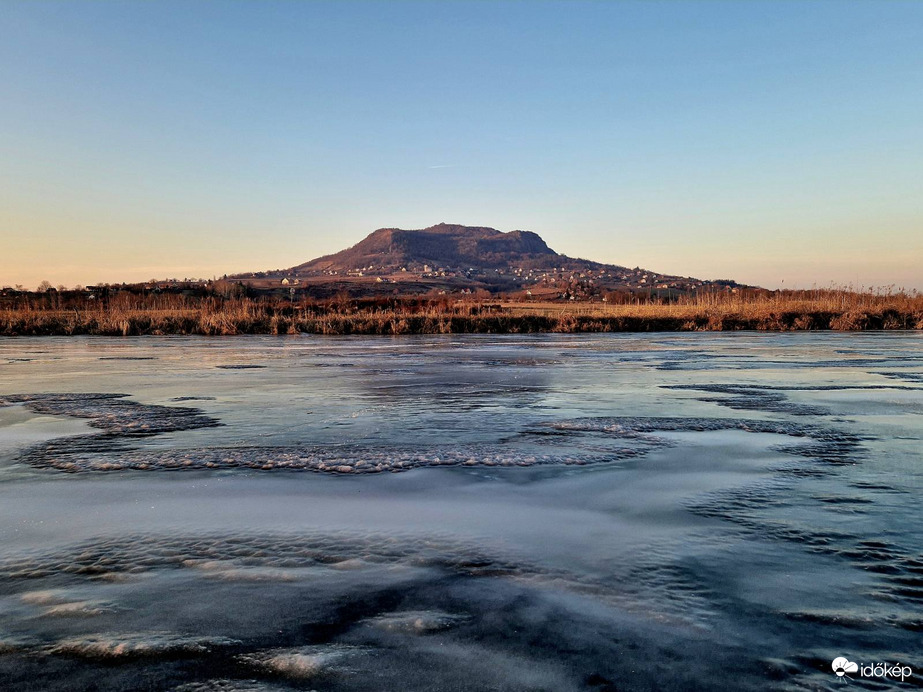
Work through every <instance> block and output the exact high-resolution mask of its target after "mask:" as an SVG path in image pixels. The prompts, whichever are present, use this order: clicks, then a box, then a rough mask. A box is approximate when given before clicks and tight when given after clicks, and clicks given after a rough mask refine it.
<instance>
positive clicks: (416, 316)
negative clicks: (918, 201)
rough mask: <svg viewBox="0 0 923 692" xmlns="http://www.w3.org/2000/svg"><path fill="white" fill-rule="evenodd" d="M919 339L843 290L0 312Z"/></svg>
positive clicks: (158, 321)
mask: <svg viewBox="0 0 923 692" xmlns="http://www.w3.org/2000/svg"><path fill="white" fill-rule="evenodd" d="M891 329H904V330H907V329H923V294H919V293H917V292H914V293H912V294H908V293H904V292H898V293H891V292H888V293H882V292H878V293H869V292H855V291H850V290H846V289H825V290H812V291H772V292H771V291H740V292H738V293H731V292H727V291H725V292H714V293H704V294H702V293H699V294H695V295H691V296H681V297H679V298H678V299H676V300H673V301H670V302H665V301H658V300H656V299H651V298H648V297H644V296H629V297H628V298H626V299H625V300H624V302H615V301H609V302H601V301H597V302H579V301H566V302H565V301H561V302H538V301H536V302H529V301H522V302H517V301H513V300H504V299H502V298H497V297H494V298H479V299H467V300H456V299H455V298H451V297H446V296H404V297H397V296H395V297H391V298H368V299H363V298H358V299H357V298H348V297H345V296H343V297H339V298H337V299H333V300H327V301H318V300H313V299H309V298H304V299H300V300H298V299H291V300H290V299H287V298H280V297H278V296H263V297H245V296H230V295H226V296H222V295H208V294H206V295H182V294H153V293H151V294H147V295H144V294H133V293H118V294H115V295H111V296H109V295H107V296H100V297H94V298H93V299H90V298H88V297H86V296H85V295H80V294H72V295H69V292H65V291H62V292H56V291H50V292H46V293H41V294H40V293H24V294H20V295H18V296H16V297H15V298H12V299H7V300H4V301H2V302H0V336H71V335H74V336H76V335H99V336H141V335H167V334H177V335H207V336H230V335H238V334H327V335H346V334H365V335H374V334H379V335H399V334H463V333H480V334H515V333H538V332H554V333H582V332H654V331H661V332H685V331H738V330H756V331H800V330H840V331H861V330H891Z"/></svg>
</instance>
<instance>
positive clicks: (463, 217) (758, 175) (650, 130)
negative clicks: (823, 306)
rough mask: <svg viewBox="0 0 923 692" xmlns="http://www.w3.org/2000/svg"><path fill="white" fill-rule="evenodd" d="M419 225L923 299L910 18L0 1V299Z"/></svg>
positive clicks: (914, 8) (889, 7) (538, 5)
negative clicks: (0, 292) (471, 228)
mask: <svg viewBox="0 0 923 692" xmlns="http://www.w3.org/2000/svg"><path fill="white" fill-rule="evenodd" d="M441 221H446V222H451V223H464V224H469V225H486V226H493V227H495V228H499V229H500V230H503V231H510V230H514V229H526V230H532V231H535V232H537V233H539V234H540V235H541V236H542V237H543V238H544V239H545V240H546V241H547V242H548V244H549V245H550V246H551V247H552V248H554V249H555V250H557V251H558V252H563V253H565V254H568V255H571V256H577V257H586V258H589V259H594V260H598V261H603V262H611V263H615V264H622V265H627V266H629V267H634V266H636V265H638V266H641V267H644V268H647V269H652V270H655V271H659V272H664V273H671V274H681V275H691V276H697V277H700V278H733V279H736V280H738V281H740V282H743V283H748V284H758V285H763V286H767V287H772V288H775V287H779V286H780V285H781V284H782V281H783V280H784V286H785V287H786V288H788V287H811V286H812V285H814V284H816V285H818V286H825V285H829V283H830V282H836V283H838V284H850V283H852V284H862V285H866V286H869V285H872V286H880V285H889V284H895V285H897V286H903V287H906V288H908V289H910V288H915V289H920V290H923V2H917V1H912V2H898V1H892V0H887V1H873V2H847V1H837V0H826V1H824V0H817V1H814V2H795V1H779V2H767V3H760V2H744V1H741V2H730V1H724V2H681V1H671V2H667V1H664V2H653V1H652V2H594V3H583V2H551V3H545V2H527V1H524V0H523V1H519V2H503V3H498V2H490V1H487V0H483V1H477V2H460V3H451V2H295V1H285V2H263V1H261V2H256V1H253V2H241V1H234V2H199V1H197V2H192V1H189V2H116V1H112V2H81V1H80V0H70V1H68V2H44V1H33V0H30V1H26V2H20V1H18V0H2V2H0V243H2V245H0V285H13V284H25V285H26V286H30V287H34V286H35V285H37V284H38V283H39V281H41V280H43V279H47V280H49V281H51V282H52V283H53V284H55V285H57V284H61V283H63V284H66V285H68V286H70V285H74V284H91V283H96V282H101V281H107V282H116V281H134V280H146V279H149V278H152V277H157V278H163V277H179V278H183V277H186V276H188V277H199V276H201V277H211V276H213V275H222V274H225V273H233V272H240V271H251V270H262V269H273V268H281V267H288V266H292V265H295V264H298V263H300V262H303V261H305V260H307V259H310V258H313V257H316V256H318V255H322V254H326V253H330V252H334V251H337V250H340V249H342V248H344V247H347V246H349V245H352V244H354V243H356V242H358V241H359V240H361V239H362V238H363V237H364V236H365V235H367V234H368V233H369V232H371V231H372V230H374V229H376V228H379V227H386V226H387V227H401V228H422V227H425V226H430V225H432V224H435V223H438V222H441Z"/></svg>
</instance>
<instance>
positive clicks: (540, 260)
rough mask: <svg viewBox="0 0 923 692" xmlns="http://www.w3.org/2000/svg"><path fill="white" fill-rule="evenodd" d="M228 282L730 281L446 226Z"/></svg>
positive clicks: (682, 286)
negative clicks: (582, 256)
mask: <svg viewBox="0 0 923 692" xmlns="http://www.w3.org/2000/svg"><path fill="white" fill-rule="evenodd" d="M235 278H239V279H244V280H247V281H249V282H250V283H255V284H262V285H264V286H272V285H276V286H279V285H285V286H291V287H294V286H298V287H299V290H301V291H304V292H308V293H311V294H313V295H317V296H324V295H333V294H334V293H337V292H344V291H345V292H346V293H349V294H351V295H363V294H384V293H413V294H418V293H427V292H430V291H436V292H438V293H445V294H451V293H471V292H475V291H484V290H486V291H489V292H491V293H515V292H523V293H524V294H526V295H528V296H533V295H534V296H536V297H542V298H549V299H557V298H564V299H570V298H578V299H579V298H590V297H593V296H601V295H603V294H605V292H607V291H629V292H645V293H647V294H650V293H651V292H654V291H658V292H669V293H685V292H689V291H694V290H697V289H698V288H702V287H714V286H720V287H723V286H727V287H733V286H736V284H735V283H734V282H733V281H702V280H699V279H693V278H688V277H680V276H671V275H666V274H660V273H657V272H654V271H650V270H646V269H642V268H640V267H635V268H633V269H630V268H628V267H623V266H620V265H614V264H602V263H600V262H593V261H590V260H585V259H577V258H573V257H568V256H567V255H562V254H559V253H557V252H555V251H554V250H552V249H551V248H549V247H548V245H547V244H546V243H545V241H544V240H542V238H541V237H540V236H539V235H538V234H536V233H533V232H531V231H510V232H508V233H503V232H501V231H498V230H497V229H495V228H488V227H483V226H462V225H458V224H447V223H440V224H437V225H435V226H430V227H429V228H423V229H418V230H404V229H400V228H380V229H378V230H377V231H374V232H373V233H371V234H369V235H368V236H367V237H366V238H365V239H363V240H362V241H360V242H359V243H357V244H356V245H353V246H352V247H350V248H347V249H345V250H341V251H340V252H337V253H335V254H332V255H325V256H324V257H318V258H317V259H313V260H311V261H309V262H305V263H303V264H299V265H297V266H294V267H291V268H289V269H282V270H272V271H266V272H256V273H251V274H245V275H239V276H237V277H235ZM392 284H395V285H392Z"/></svg>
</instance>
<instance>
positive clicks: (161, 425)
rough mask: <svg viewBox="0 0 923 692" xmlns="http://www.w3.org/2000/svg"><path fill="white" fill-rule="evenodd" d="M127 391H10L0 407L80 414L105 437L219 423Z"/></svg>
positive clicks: (57, 413) (192, 427) (189, 409)
mask: <svg viewBox="0 0 923 692" xmlns="http://www.w3.org/2000/svg"><path fill="white" fill-rule="evenodd" d="M127 396H128V395H127V394H10V395H5V396H0V407H2V406H14V405H16V404H22V405H24V406H25V407H26V408H28V409H29V410H30V411H33V412H35V413H39V414H43V415H48V416H70V417H72V418H83V419H86V420H88V421H89V425H90V426H91V427H94V428H99V429H100V430H103V431H105V433H106V435H108V436H109V437H138V436H149V435H158V434H161V433H167V432H176V431H179V430H195V429H197V428H210V427H215V426H218V425H220V423H219V422H218V421H217V420H216V419H214V418H211V417H209V416H206V415H205V414H204V413H202V411H200V410H199V409H195V408H187V407H179V406H157V405H153V404H141V403H138V402H137V401H130V400H127V399H126V397H127Z"/></svg>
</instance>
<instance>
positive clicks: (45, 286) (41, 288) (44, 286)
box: [35, 281, 54, 293]
mask: <svg viewBox="0 0 923 692" xmlns="http://www.w3.org/2000/svg"><path fill="white" fill-rule="evenodd" d="M52 288H54V287H53V286H52V285H51V282H50V281H42V283H40V284H39V285H38V288H36V289H35V290H36V291H38V292H39V293H47V292H48V291H50V290H51V289H52Z"/></svg>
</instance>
